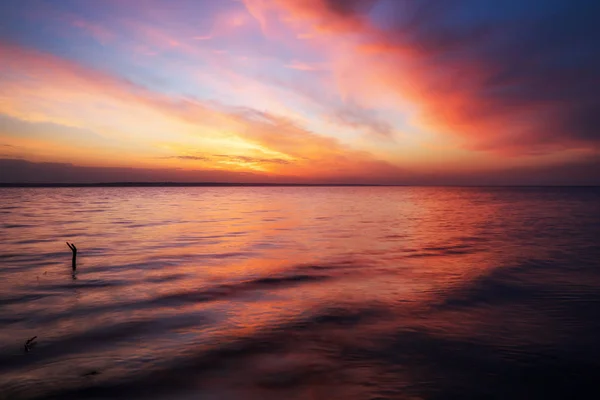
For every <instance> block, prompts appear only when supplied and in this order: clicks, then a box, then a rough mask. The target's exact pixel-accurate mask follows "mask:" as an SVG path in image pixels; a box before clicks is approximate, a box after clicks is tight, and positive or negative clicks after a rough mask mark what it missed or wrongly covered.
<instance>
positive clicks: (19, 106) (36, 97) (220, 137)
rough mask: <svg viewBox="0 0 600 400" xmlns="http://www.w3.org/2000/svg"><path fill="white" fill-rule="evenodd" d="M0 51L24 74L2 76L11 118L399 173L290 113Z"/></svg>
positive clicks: (188, 154)
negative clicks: (168, 91)
mask: <svg viewBox="0 0 600 400" xmlns="http://www.w3.org/2000/svg"><path fill="white" fill-rule="evenodd" d="M0 56H2V58H3V59H6V60H8V62H7V64H6V70H7V71H9V72H10V73H13V72H14V73H15V76H18V75H16V74H17V71H18V72H19V73H22V74H26V76H27V79H11V80H2V79H0V88H3V89H6V91H5V93H10V96H7V97H5V98H4V99H3V102H2V103H0V112H2V113H5V114H6V115H9V116H10V117H12V118H18V119H25V120H28V121H32V122H38V123H51V124H54V125H53V126H56V125H61V126H68V127H73V128H79V129H85V130H90V131H93V132H102V133H103V135H108V137H111V138H112V140H115V141H118V140H119V138H120V137H122V136H123V133H122V132H124V133H125V135H126V137H127V138H128V140H129V141H130V142H133V143H138V142H139V143H140V145H142V144H143V145H144V146H148V143H152V142H158V141H159V140H162V141H164V138H165V133H166V132H168V133H169V140H170V142H169V143H167V144H166V145H167V147H173V148H178V149H185V151H178V153H179V154H180V155H178V157H180V158H179V160H182V161H183V160H187V161H191V160H195V161H203V160H200V159H197V158H192V157H200V156H199V155H197V154H196V152H195V150H196V149H198V148H202V147H206V146H209V145H210V146H212V148H213V149H212V150H213V151H212V152H211V154H218V155H220V156H219V157H216V156H213V157H212V159H211V160H209V161H207V162H210V163H212V165H209V166H212V167H214V168H220V169H223V168H224V167H225V164H226V163H227V164H228V167H231V168H234V169H236V170H247V171H253V170H257V169H260V170H261V171H265V172H269V173H272V174H276V175H285V176H288V177H310V178H311V179H315V180H319V179H325V180H330V181H333V180H336V179H350V178H352V179H360V180H363V181H364V180H369V179H375V180H378V181H386V180H390V179H395V177H397V176H399V175H400V174H403V173H404V172H403V171H402V170H401V169H399V168H398V167H397V166H395V165H393V164H390V163H389V162H387V161H383V160H378V159H377V158H376V157H374V156H373V155H372V154H370V153H368V152H366V151H362V150H356V149H353V148H351V147H349V146H347V145H344V144H342V143H340V141H338V140H337V139H334V138H332V137H328V136H323V135H319V134H317V133H314V132H312V131H310V130H308V129H306V128H305V127H303V126H302V125H301V123H300V122H299V121H297V120H295V119H292V118H288V117H284V116H281V115H277V114H274V113H270V112H266V111H259V110H255V109H252V108H248V107H232V106H227V105H224V104H220V103H218V102H215V101H202V100H198V99H194V98H191V97H181V96H167V95H164V94H161V93H157V92H153V91H150V90H148V89H146V88H143V87H140V86H138V85H135V84H133V83H132V82H129V81H126V80H123V79H117V78H114V77H112V76H110V75H107V74H106V73H103V72H101V71H96V70H93V69H90V68H85V67H83V66H81V65H78V64H75V63H73V62H70V61H67V60H64V59H60V58H58V57H55V56H52V55H50V54H46V53H41V52H37V51H33V50H28V49H25V48H21V47H18V46H14V45H9V44H2V45H0ZM0 100H2V99H0ZM107 128H110V129H107ZM111 130H114V132H112V133H111ZM80 132H83V134H85V132H84V131H80ZM190 143H191V144H190ZM96 151H98V152H101V151H102V147H101V146H97V150H96ZM130 151H131V154H132V155H133V156H132V159H131V162H132V164H133V165H135V164H136V160H135V159H136V158H139V156H140V155H139V150H138V149H136V148H135V147H132V148H131V150H130ZM162 153H163V154H164V153H165V151H162ZM257 153H260V154H262V155H261V156H260V157H259V156H257V155H256V154H257ZM149 155H150V154H149ZM201 156H202V155H201ZM226 156H227V157H228V158H226ZM182 157H183V158H182ZM153 158H154V159H156V155H153ZM163 159H164V158H163ZM164 160H165V161H167V159H164ZM172 160H175V159H172ZM205 161H206V160H205ZM121 162H122V161H121ZM171 165H172V164H171Z"/></svg>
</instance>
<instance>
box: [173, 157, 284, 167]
mask: <svg viewBox="0 0 600 400" xmlns="http://www.w3.org/2000/svg"><path fill="white" fill-rule="evenodd" d="M164 158H170V159H177V160H185V161H207V162H211V163H224V164H230V163H235V164H251V165H252V164H258V165H260V164H281V165H285V164H290V163H291V161H290V160H285V159H283V158H261V157H251V156H244V155H228V154H203V155H186V154H184V155H177V156H168V157H164Z"/></svg>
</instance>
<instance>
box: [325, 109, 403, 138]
mask: <svg viewBox="0 0 600 400" xmlns="http://www.w3.org/2000/svg"><path fill="white" fill-rule="evenodd" d="M331 119H332V120H333V121H334V122H335V123H337V124H340V125H345V126H349V127H352V128H357V129H364V130H366V131H367V132H368V133H373V134H375V135H377V136H380V137H382V138H387V139H389V138H391V137H392V135H393V132H394V128H393V127H392V125H391V124H389V123H388V122H386V121H385V120H383V119H381V118H378V117H377V116H376V113H375V112H374V111H373V110H368V109H365V108H361V107H357V106H354V105H347V106H346V107H344V108H341V109H339V110H337V111H336V112H335V113H334V114H333V115H332V116H331Z"/></svg>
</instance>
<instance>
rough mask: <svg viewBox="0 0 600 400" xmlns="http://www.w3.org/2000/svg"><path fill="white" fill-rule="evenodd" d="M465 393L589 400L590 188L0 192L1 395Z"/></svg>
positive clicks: (597, 394)
mask: <svg viewBox="0 0 600 400" xmlns="http://www.w3.org/2000/svg"><path fill="white" fill-rule="evenodd" d="M66 241H69V242H73V243H75V245H76V246H77V248H78V263H77V265H78V267H77V272H76V273H75V274H73V273H72V270H71V252H70V250H69V248H68V247H67V245H66V244H65V242H66ZM34 336H37V338H36V340H35V341H34V343H35V346H32V348H31V349H30V351H28V352H26V351H24V344H25V342H26V341H27V340H28V339H30V338H32V337H34ZM468 398H490V399H492V398H497V399H534V398H539V399H549V398H565V399H566V398H600V189H598V188H409V187H231V188H226V187H220V188H198V187H197V188H45V189H30V188H28V189H18V188H14V189H0V399H344V400H352V399H468Z"/></svg>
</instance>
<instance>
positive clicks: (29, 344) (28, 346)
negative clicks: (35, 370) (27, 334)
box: [23, 336, 37, 353]
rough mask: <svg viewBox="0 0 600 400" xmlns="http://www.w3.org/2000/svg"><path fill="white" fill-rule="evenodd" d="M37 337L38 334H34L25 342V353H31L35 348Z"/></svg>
mask: <svg viewBox="0 0 600 400" xmlns="http://www.w3.org/2000/svg"><path fill="white" fill-rule="evenodd" d="M36 338H37V336H34V337H32V338H31V339H29V340H27V341H26V342H25V345H24V346H23V350H25V353H29V351H31V349H33V347H34V346H35V345H36V344H37V343H36V342H35V339H36Z"/></svg>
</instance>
